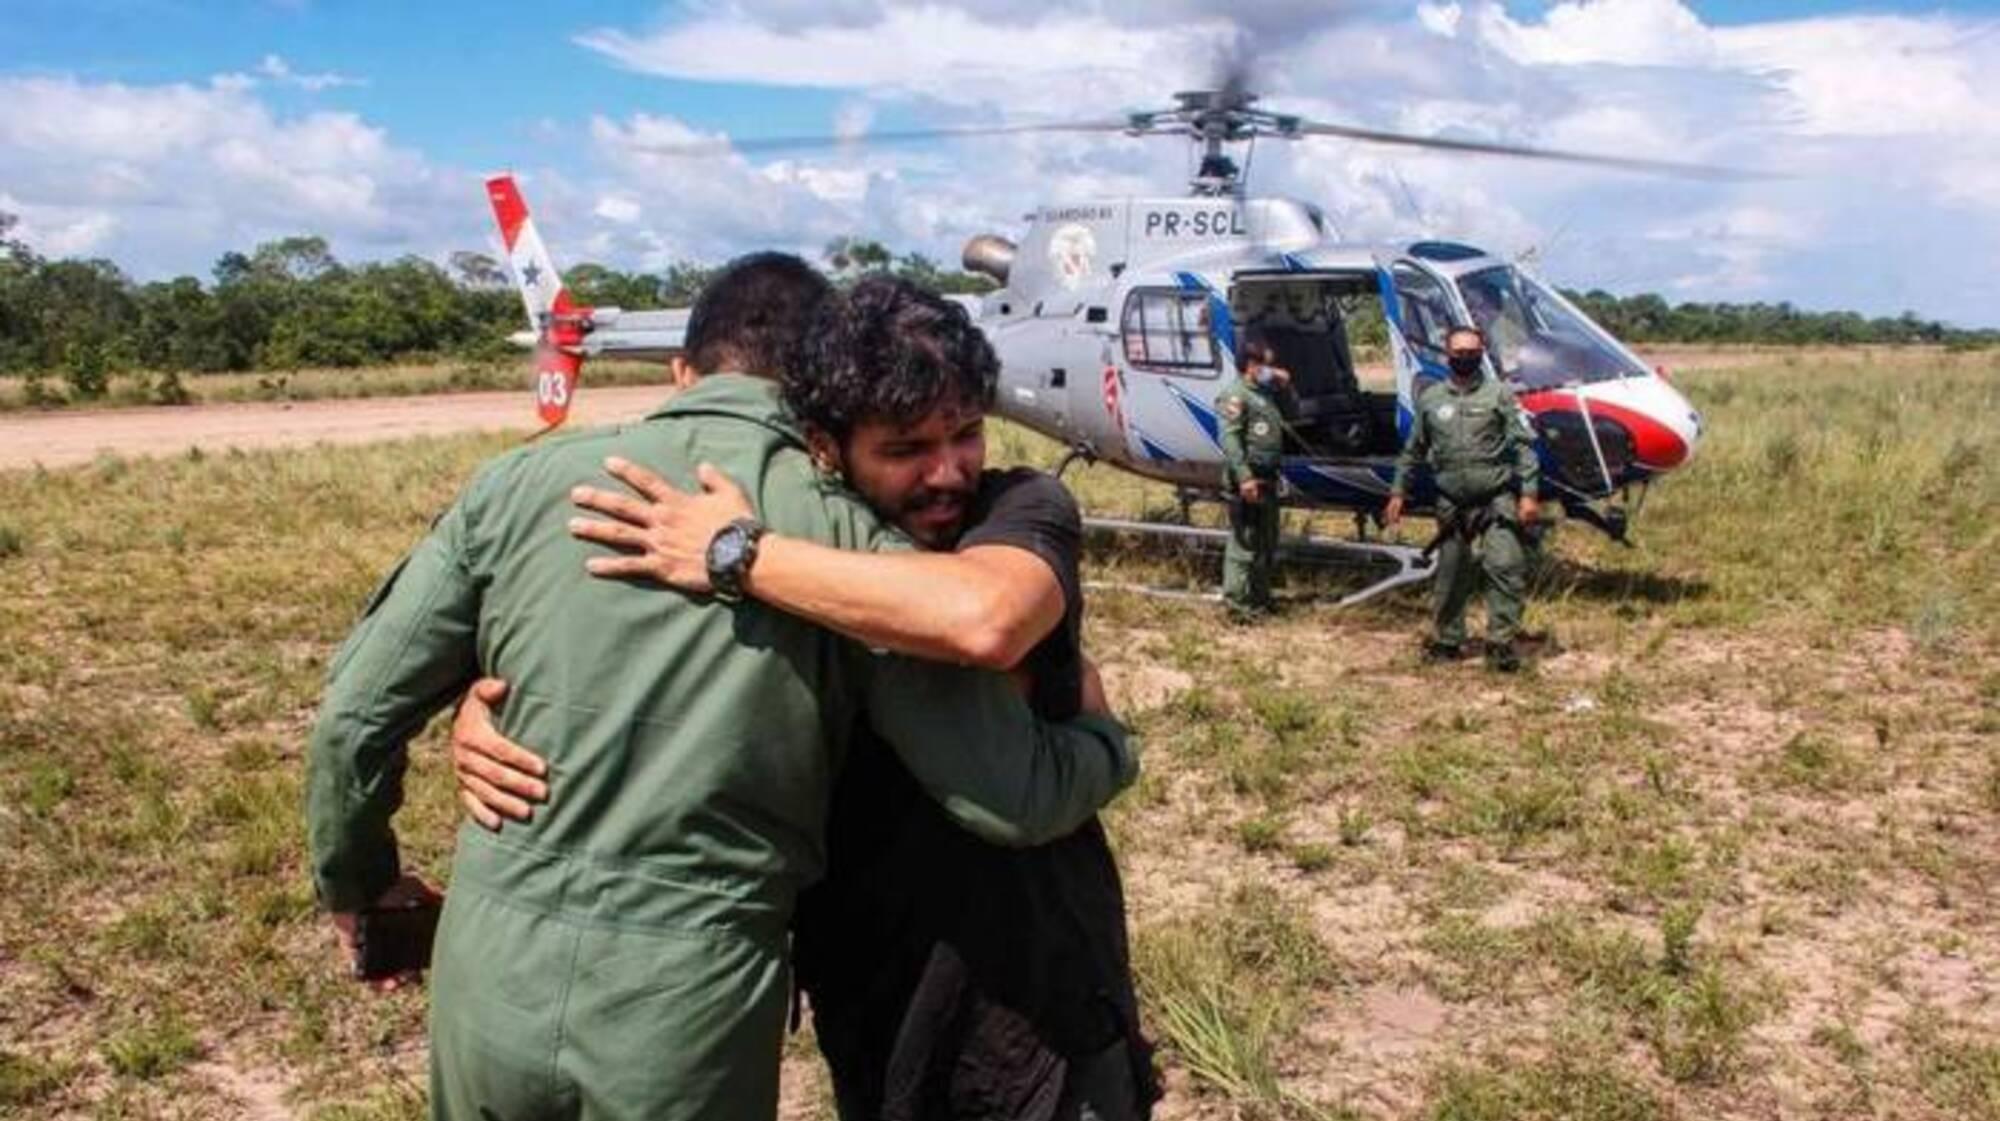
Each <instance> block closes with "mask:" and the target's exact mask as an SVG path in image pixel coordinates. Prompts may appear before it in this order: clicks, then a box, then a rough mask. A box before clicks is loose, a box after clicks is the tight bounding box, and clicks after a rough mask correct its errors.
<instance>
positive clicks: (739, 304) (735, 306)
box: [683, 253, 833, 377]
mask: <svg viewBox="0 0 2000 1121" xmlns="http://www.w3.org/2000/svg"><path fill="white" fill-rule="evenodd" d="M832 293H833V285H831V284H829V283H828V282H827V279H826V277H824V276H821V275H820V274H819V272H818V270H816V269H814V268H813V267H812V266H811V265H808V264H806V263H805V262H804V261H802V260H800V259H799V258H797V257H794V256H793V255H791V254H790V253H751V254H749V255H747V256H743V257H738V258H736V259H735V260H733V261H731V262H729V263H728V264H727V265H724V266H723V268H722V271H721V272H719V273H717V274H716V275H715V278H714V279H713V280H710V281H709V282H708V284H707V285H705V286H704V287H703V288H702V290H701V296H700V297H699V298H698V299H696V300H695V302H694V310H692V311H690V312H689V313H688V321H687V331H686V333H685V335H684V336H683V339H684V346H685V347H686V350H687V357H688V364H689V365H692V366H693V367H694V368H695V370H696V372H698V373H701V374H704V375H707V374H714V373H721V372H722V371H724V370H735V371H738V372H741V373H746V374H756V375H759V376H762V377H777V376H778V375H779V374H780V373H782V372H783V371H784V370H785V369H786V368H788V367H789V366H790V365H791V360H792V356H793V354H794V353H795V352H796V351H797V350H798V347H799V342H800V340H801V339H802V338H803V337H804V336H805V333H806V330H807V328H808V327H809V326H810V325H811V323H812V317H813V314H814V313H815V312H817V311H818V310H819V306H820V305H821V304H822V303H825V302H826V299H827V297H828V296H830V295H832Z"/></svg>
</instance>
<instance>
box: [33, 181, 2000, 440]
mask: <svg viewBox="0 0 2000 1121" xmlns="http://www.w3.org/2000/svg"><path fill="white" fill-rule="evenodd" d="M15 224H16V221H15V219H14V217H13V216H11V215H8V214H4V213H0V374H20V375H25V376H27V377H28V378H29V379H30V391H31V396H35V395H38V394H39V395H41V398H42V399H49V400H53V399H54V397H53V395H51V394H48V393H47V392H46V391H45V390H42V389H41V388H40V387H41V382H42V379H45V378H50V377H60V378H61V379H62V380H63V381H64V382H65V383H66V390H67V392H66V394H65V396H67V397H69V398H71V399H85V400H88V399H93V398H97V397H101V396H103V395H104V393H105V391H106V389H107V387H108V384H109V379H110V375H111V374H112V373H113V372H114V371H115V372H121V373H123V372H149V373H150V374H152V375H153V377H154V381H153V396H154V397H155V399H158V400H161V401H173V400H177V399H184V397H185V391H184V389H182V387H181V382H180V380H179V379H180V377H181V376H182V375H186V374H204V373H218V372H232V371H277V370H294V369H299V368H302V367H314V366H330V367H355V366H366V365H374V364H380V363H388V362H399V361H401V362H408V361H421V360H423V359H426V358H443V357H454V358H462V359H473V360H499V359H502V358H504V357H506V356H507V355H509V354H510V353H511V348H510V346H509V344H508V342H507V335H508V334H509V333H511V332H514V331H518V330H520V329H521V328H522V326H523V320H522V312H521V305H520V302H519V299H518V297H517V296H516V295H515V293H514V291H513V289H512V286H511V284H510V283H509V281H508V277H507V273H506V269H505V267H504V266H503V265H502V264H501V262H499V261H496V260H494V259H493V258H492V257H490V256H488V255H486V254H484V253H476V252H458V253H453V254H452V255H451V256H450V258H449V261H448V265H439V264H437V263H435V262H432V261H428V260H425V259H423V258H420V257H414V256H406V257H401V258H398V259H396V260H393V261H383V262H373V263H367V264H347V263H344V262H342V261H340V260H338V259H337V258H335V256H334V255H333V252H332V250H331V249H330V248H329V246H328V244H327V241H326V239H325V238H321V237H313V236H300V237H288V238H282V239H279V240H276V241H269V242H265V243H263V244H261V245H258V246H257V247H255V248H254V249H252V250H251V251H250V252H248V253H243V252H234V251H232V252H229V253H225V254H223V255H222V257H221V258H220V259H218V260H217V261H216V263H215V266H214V268H213V269H212V270H211V274H210V277H209V279H208V280H207V281H205V282H204V281H202V280H200V279H197V278H195V277H192V276H181V277H176V278H174V279H172V280H161V281H152V282H149V283H144V284H141V283H137V282H135V281H134V280H132V279H131V278H130V277H129V276H128V275H126V273H125V272H124V271H123V270H122V269H120V268H119V267H118V266H117V265H116V264H114V263H113V262H111V261H108V260H103V259H89V260H76V259H47V258H44V257H42V256H40V255H38V254H37V253H35V252H34V251H33V250H32V249H31V248H29V247H28V245H27V244H25V243H24V242H22V241H20V240H19V239H18V238H16V237H14V236H13V232H14V227H15ZM824 258H825V265H826V267H827V269H828V271H829V272H830V273H831V274H832V275H833V276H834V277H835V279H836V280H841V281H848V280H852V279H853V278H855V277H857V276H860V275H862V274H865V273H869V272H875V271H888V272H893V273H895V274H897V275H899V276H903V277H905V278H907V279H910V280H912V281H914V282H916V283H919V284H922V285H924V286H926V287H929V288H931V289H934V290H937V291H943V292H950V293H977V292H982V291H986V290H989V289H990V288H991V287H992V282H991V281H990V280H988V279H987V278H986V277H984V276H980V275H977V274H973V273H967V272H961V271H958V270H952V269H946V268H944V267H942V266H940V265H939V264H937V263H936V262H934V261H932V260H931V259H929V258H927V257H925V256H923V255H922V254H918V253H905V254H901V255H898V254H895V253H893V252H891V251H890V250H889V249H888V248H887V247H886V246H884V245H883V244H882V243H880V242H877V241H869V240H865V239H859V238H840V239H837V240H835V241H834V242H832V243H831V244H829V245H828V246H827V247H826V250H825V253H824ZM716 267H717V266H714V265H710V264H705V263H701V262H695V261H682V262H678V263H675V264H673V265H672V266H670V267H668V268H667V269H666V270H665V271H663V272H658V273H649V272H624V271H621V270H618V269H614V268H611V267H609V266H606V265H601V264H588V263H587V264H580V265H577V266H576V267H574V268H572V269H570V270H569V271H568V273H567V274H566V278H565V279H566V280H567V282H568V285H569V287H570V291H571V293H572V294H573V295H574V296H575V297H576V299H577V300H578V301H579V302H581V303H583V304H585V305H588V306H596V307H607V306H608V307H621V308H651V307H674V306H684V305H686V304H687V303H689V302H691V301H692V300H693V298H694V296H695V294H696V293H698V292H699V291H700V290H701V288H702V286H703V285H704V284H705V283H706V282H707V280H708V278H709V277H710V276H712V275H713V274H714V272H715V270H716ZM1571 296H1572V298H1574V299H1576V300H1577V302H1578V303H1579V304H1580V305H1581V306H1582V307H1583V308H1584V310H1585V311H1586V312H1588V313H1589V314H1590V315H1591V317H1592V318H1594V319H1596V320H1597V321H1598V322H1600V323H1602V324H1604V326H1605V327H1607V328H1609V329H1610V330H1611V331H1612V332H1613V333H1614V334H1616V335H1618V336H1619V337H1621V338H1624V339H1626V340H1628V341H1632V342H1641V343H1644V342H1698V343H1699V342H1717V343H1946V344H1953V343H1957V344H1968V345H1990V344H1993V343H1996V342H2000V332H1994V331H1963V330H1958V329H1955V328H1952V327H1949V326H1946V325H1944V324H1942V323H1938V322H1935V321H1931V320H1924V319H1920V318H1919V317H1917V316H1916V315H1915V314H1914V313H1909V312H1906V313H1904V314H1903V315H1901V316H1898V317H1895V318H1874V319H1870V318H1865V317H1863V316H1860V315H1857V314H1855V313H1852V312H1804V311H1800V310H1798V309H1796V308H1793V307H1792V306H1791V305H1790V304H1782V303H1781V304H1695V303H1683V304H1677V305H1670V304H1668V303H1667V302H1666V301H1665V300H1664V299H1662V298H1661V297H1659V296H1657V295H1651V294H1647V295H1641V296H1630V297H1618V296H1613V295H1611V294H1609V293H1607V292H1602V291H1591V292H1585V293H1571Z"/></svg>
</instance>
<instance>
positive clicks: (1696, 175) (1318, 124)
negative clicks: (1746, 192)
mask: <svg viewBox="0 0 2000 1121" xmlns="http://www.w3.org/2000/svg"><path fill="white" fill-rule="evenodd" d="M1293 132H1294V134H1295V135H1298V136H1331V137H1338V138H1340V139H1343V140H1356V141H1360V142H1361V143H1364V144H1387V145H1393V146H1396V147H1402V148H1428V149H1430V150H1432V151H1440V152H1458V153H1462V154H1466V155H1478V156H1511V157H1514V158H1516V159H1528V160H1548V161H1551V162H1555V163H1573V164H1584V165H1587V166H1593V167H1609V168H1616V169H1618V170H1621V171H1636V172H1643V173H1645V174H1649V175H1671V176H1676V177H1679V178H1683V179H1711V180H1738V181H1750V180H1758V179H1775V178H1778V176H1777V175H1775V174H1773V173H1771V172H1764V171H1746V170H1744V169H1742V168H1733V167H1720V166H1716V165H1714V164H1697V163H1679V162H1676V161H1673V160H1653V159H1643V158H1640V157H1637V156H1613V155H1605V154H1602V153H1598V152H1571V151H1565V150H1562V149H1559V148H1536V147H1532V146H1530V145H1526V144H1502V143H1499V142H1496V141H1490V140H1454V139H1451V138H1449V137H1444V136H1416V135H1413V134H1410V133H1404V132H1387V131H1384V130H1381V129H1372V128H1356V127H1354V126H1352V125H1334V124H1327V123H1325V122H1323V121H1300V122H1298V124H1297V126H1296V128H1295V129H1294V130H1293Z"/></svg>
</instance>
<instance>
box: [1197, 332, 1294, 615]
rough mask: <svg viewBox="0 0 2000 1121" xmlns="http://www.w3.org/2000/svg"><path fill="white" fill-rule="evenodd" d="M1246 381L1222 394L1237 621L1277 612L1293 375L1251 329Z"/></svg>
mask: <svg viewBox="0 0 2000 1121" xmlns="http://www.w3.org/2000/svg"><path fill="white" fill-rule="evenodd" d="M1237 355H1238V364H1239V365H1240V366H1241V368H1242V371H1243V372H1242V376H1241V377H1239V378H1238V379H1237V380H1235V381H1233V382H1231V383H1229V384H1228V385H1226V386H1223V387H1222V392H1220V393H1217V394H1216V395H1215V408H1216V412H1217V413H1218V414H1219V415H1220V416H1221V419H1222V485H1223V493H1224V497H1225V499H1226V501H1227V502H1228V504H1229V542H1228V544H1227V545H1226V546H1225V547H1224V549H1223V552H1222V598H1223V601H1224V602H1225V603H1226V604H1227V605H1228V608H1229V614H1230V616H1231V618H1234V619H1238V620H1252V619H1255V618H1257V617H1259V616H1261V615H1263V614H1265V613H1267V612H1269V611H1270V610H1271V607H1272V601H1271V569H1272V567H1273V566H1274V565H1275V563H1276V559H1277V553H1278V515H1279V513H1280V510H1279V507H1278V468H1279V465H1280V463H1281V461H1282V460H1283V457H1284V452H1285V414H1284V407H1283V406H1284V401H1285V399H1286V398H1288V397H1290V396H1291V392H1292V375H1291V372H1290V371H1288V370H1286V369H1284V368H1283V367H1281V366H1279V365H1278V364H1277V352H1276V350H1274V349H1273V348H1272V346H1271V342H1270V339H1269V337H1267V336H1266V335H1265V334H1264V333H1263V332H1262V331H1259V330H1258V329H1256V328H1255V327H1251V328H1246V329H1245V330H1244V332H1243V334H1242V337H1241V338H1240V340H1239V341H1238V345H1237Z"/></svg>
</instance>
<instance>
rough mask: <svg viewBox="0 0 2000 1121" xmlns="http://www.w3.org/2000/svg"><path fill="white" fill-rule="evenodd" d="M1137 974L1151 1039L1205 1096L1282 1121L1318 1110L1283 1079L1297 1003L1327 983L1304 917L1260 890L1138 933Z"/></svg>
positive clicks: (1328, 973)
mask: <svg viewBox="0 0 2000 1121" xmlns="http://www.w3.org/2000/svg"><path fill="white" fill-rule="evenodd" d="M1134 964H1135V967H1136V969H1137V971H1138V975H1139V981H1140V985H1141V987H1142V991H1143V993H1144V995H1145V998H1146V1001H1147V1006H1148V1007H1149V1008H1150V1009H1151V1010H1152V1011H1153V1013H1154V1030H1155V1031H1156V1032H1158V1034H1159V1036H1160V1038H1161V1040H1162V1042H1163V1043H1164V1044H1165V1045H1166V1046H1167V1047H1168V1048H1170V1049H1171V1052H1172V1055H1173V1058H1174V1060H1175V1061H1176V1062H1177V1063H1179V1064H1180V1065H1182V1066H1183V1067H1184V1068H1185V1069H1186V1070H1187V1071H1188V1073H1189V1074H1190V1075H1191V1076H1192V1077H1193V1078H1194V1079H1195V1080H1196V1082H1197V1083H1198V1084H1200V1086H1201V1087H1202V1088H1203V1091H1204V1092H1205V1093H1209V1094H1213V1095H1216V1096H1218V1097H1220V1098H1222V1099H1223V1100H1226V1101H1229V1102H1233V1103H1236V1104H1238V1105H1240V1106H1244V1107H1248V1108H1252V1109H1255V1110H1258V1111H1263V1112H1268V1113H1272V1114H1276V1115H1279V1116H1293V1115H1297V1116H1311V1115H1314V1114H1317V1113H1321V1112H1323V1111H1324V1110H1325V1107H1322V1106H1319V1105H1316V1104H1315V1103H1312V1102H1310V1101H1308V1100H1307V1099H1305V1098H1303V1097H1301V1096H1300V1095H1299V1094H1297V1093H1296V1092H1294V1091H1293V1090H1291V1089H1289V1088H1288V1087H1287V1086H1286V1085H1285V1084H1284V1080H1283V1078H1282V1077H1281V1065H1282V1062H1283V1059H1284V1054H1285V1052H1286V1051H1287V1050H1288V1049H1289V1048H1291V1047H1292V1046H1294V1045H1295V1035H1296V1032H1297V1030H1298V1027H1299V1023H1300V1021H1301V1018H1302V1013H1303V1009H1302V1007H1301V1004H1302V1002H1304V1001H1305V1000H1306V999H1308V997H1309V994H1310V993H1311V992H1312V991H1313V989H1314V988H1315V987H1316V986H1318V985H1321V984H1324V983H1325V982H1327V981H1329V980H1330V979H1331V978H1332V967H1331V964H1330V962H1329V959H1328V956H1327V954H1326V951H1325V949H1324V947H1322V946H1321V945H1320V943H1319V940H1318V937H1317V936H1316V935H1315V934H1314V933H1313V931H1312V928H1311V926H1310V924H1309V923H1307V922H1306V921H1305V919H1304V917H1303V916H1302V915H1300V914H1299V913H1298V912H1297V910H1296V909H1295V908H1293V907H1291V906H1290V905H1288V904H1286V903H1285V902H1284V901H1283V900H1282V899H1281V898H1280V897H1279V896H1277V895H1275V894H1274V893H1272V892H1270V891H1269V890H1267V889H1257V888H1245V889H1242V890H1240V891H1238V892H1236V893H1235V894H1234V895H1232V896H1231V897H1230V899H1229V900H1228V902H1227V903H1226V904H1225V905H1223V906H1220V907H1217V908H1215V909H1214V910H1211V911H1208V912H1204V913H1201V914H1197V915H1195V916H1192V917H1190V918H1187V919H1183V920H1180V921H1177V922H1173V923H1168V924H1163V925H1159V926H1155V927H1151V928H1148V929H1146V930H1144V931H1142V932H1141V935H1140V938H1139V940H1138V942H1137V944H1136V946H1135V947H1134Z"/></svg>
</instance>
